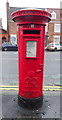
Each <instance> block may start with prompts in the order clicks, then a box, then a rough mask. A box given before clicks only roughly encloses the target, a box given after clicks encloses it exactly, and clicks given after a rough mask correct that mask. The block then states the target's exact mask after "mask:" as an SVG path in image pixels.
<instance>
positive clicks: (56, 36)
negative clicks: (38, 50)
mask: <svg viewBox="0 0 62 120" xmlns="http://www.w3.org/2000/svg"><path fill="white" fill-rule="evenodd" d="M55 38H58V41H57V42H56V41H55ZM54 43H60V36H58V35H55V36H54Z"/></svg>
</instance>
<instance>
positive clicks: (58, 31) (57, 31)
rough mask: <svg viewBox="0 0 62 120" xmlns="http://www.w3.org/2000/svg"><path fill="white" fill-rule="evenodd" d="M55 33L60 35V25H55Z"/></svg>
mask: <svg viewBox="0 0 62 120" xmlns="http://www.w3.org/2000/svg"><path fill="white" fill-rule="evenodd" d="M57 26H59V29H57V28H56V27H57ZM54 32H56V33H60V24H54Z"/></svg>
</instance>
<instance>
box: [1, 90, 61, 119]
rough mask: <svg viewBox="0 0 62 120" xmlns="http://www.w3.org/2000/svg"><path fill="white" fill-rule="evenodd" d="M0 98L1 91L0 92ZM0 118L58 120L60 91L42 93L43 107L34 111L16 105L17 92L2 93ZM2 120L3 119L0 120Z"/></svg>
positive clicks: (7, 91) (6, 91) (5, 91)
mask: <svg viewBox="0 0 62 120" xmlns="http://www.w3.org/2000/svg"><path fill="white" fill-rule="evenodd" d="M0 98H1V91H0ZM0 102H1V101H0ZM0 110H1V108H0ZM0 116H1V118H6V120H7V119H8V118H11V120H14V119H15V118H19V119H22V118H25V119H26V118H29V119H30V118H38V119H40V118H41V120H42V119H43V120H44V118H48V119H49V118H50V119H54V118H55V120H59V119H60V91H48V92H47V91H44V98H43V105H42V107H41V108H39V109H36V110H30V109H26V108H22V107H20V106H19V105H18V91H17V90H3V91H2V114H1V115H0ZM1 120H4V119H1Z"/></svg>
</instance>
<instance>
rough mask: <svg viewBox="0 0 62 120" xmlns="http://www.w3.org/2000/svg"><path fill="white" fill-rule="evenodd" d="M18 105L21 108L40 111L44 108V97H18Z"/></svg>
mask: <svg viewBox="0 0 62 120" xmlns="http://www.w3.org/2000/svg"><path fill="white" fill-rule="evenodd" d="M18 104H19V106H21V107H23V108H27V109H38V108H40V107H41V106H42V104H43V96H41V97H38V98H33V99H29V98H24V97H21V96H20V95H18Z"/></svg>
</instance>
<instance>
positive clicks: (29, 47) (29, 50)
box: [26, 41, 37, 58]
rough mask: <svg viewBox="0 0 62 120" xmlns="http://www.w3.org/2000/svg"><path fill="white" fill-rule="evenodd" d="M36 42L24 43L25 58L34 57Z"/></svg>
mask: <svg viewBox="0 0 62 120" xmlns="http://www.w3.org/2000/svg"><path fill="white" fill-rule="evenodd" d="M36 44H37V42H36V41H26V57H34V58H35V57H36V46H37V45H36Z"/></svg>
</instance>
